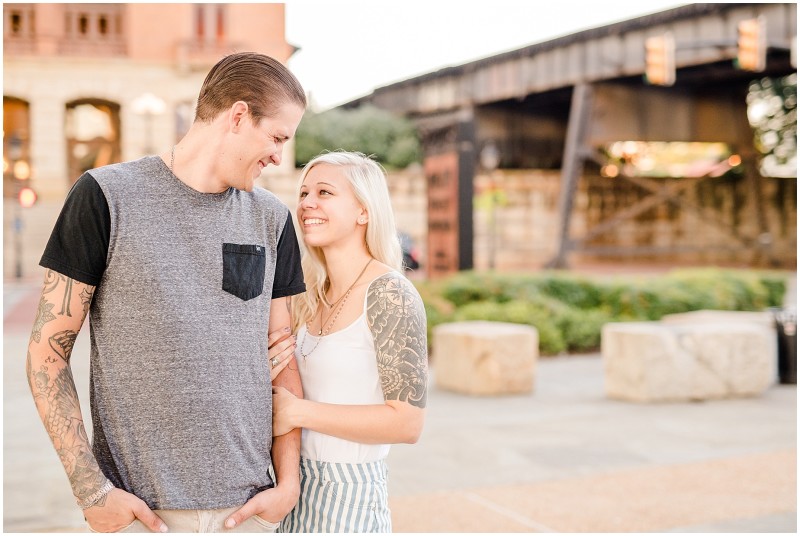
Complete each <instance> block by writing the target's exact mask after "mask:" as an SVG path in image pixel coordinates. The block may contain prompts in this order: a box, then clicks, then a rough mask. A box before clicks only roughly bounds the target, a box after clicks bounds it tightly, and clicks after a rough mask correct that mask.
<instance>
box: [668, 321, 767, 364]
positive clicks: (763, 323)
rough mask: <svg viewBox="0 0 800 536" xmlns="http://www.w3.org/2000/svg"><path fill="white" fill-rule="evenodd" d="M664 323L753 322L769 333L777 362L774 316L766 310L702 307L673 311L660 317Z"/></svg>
mask: <svg viewBox="0 0 800 536" xmlns="http://www.w3.org/2000/svg"><path fill="white" fill-rule="evenodd" d="M661 322H662V323H665V324H714V323H725V324H753V325H756V326H761V327H763V328H765V329H767V330H769V333H770V343H771V344H770V350H769V353H770V355H771V356H772V359H774V360H775V362H776V363H777V362H778V333H777V330H776V328H775V317H774V316H773V315H772V313H770V312H766V311H716V310H713V309H703V310H701V311H690V312H688V313H675V314H671V315H665V316H663V317H662V318H661Z"/></svg>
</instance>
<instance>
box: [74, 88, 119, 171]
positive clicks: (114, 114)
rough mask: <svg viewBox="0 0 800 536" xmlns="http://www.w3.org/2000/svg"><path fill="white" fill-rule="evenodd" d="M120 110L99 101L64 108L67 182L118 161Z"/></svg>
mask: <svg viewBox="0 0 800 536" xmlns="http://www.w3.org/2000/svg"><path fill="white" fill-rule="evenodd" d="M119 110H120V106H119V104H117V103H115V102H109V101H105V100H100V99H81V100H78V101H74V102H71V103H68V104H67V109H66V112H67V113H66V117H65V119H66V123H65V132H64V134H65V137H66V139H67V166H68V171H67V174H68V177H69V181H70V182H74V181H75V180H77V179H78V177H80V176H81V174H82V173H83V172H84V171H86V170H89V169H92V168H96V167H100V166H105V165H107V164H113V163H116V162H120V161H121V149H120V141H119V131H120V116H119Z"/></svg>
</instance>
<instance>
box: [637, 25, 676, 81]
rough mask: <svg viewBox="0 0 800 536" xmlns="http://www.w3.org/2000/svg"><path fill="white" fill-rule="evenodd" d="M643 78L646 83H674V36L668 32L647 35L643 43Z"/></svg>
mask: <svg viewBox="0 0 800 536" xmlns="http://www.w3.org/2000/svg"><path fill="white" fill-rule="evenodd" d="M644 48H645V68H644V79H645V81H646V82H647V83H648V84H652V85H656V86H671V85H673V84H675V38H674V37H673V36H672V34H671V33H670V32H667V33H664V34H662V35H657V36H654V37H648V38H647V40H646V41H645V43H644Z"/></svg>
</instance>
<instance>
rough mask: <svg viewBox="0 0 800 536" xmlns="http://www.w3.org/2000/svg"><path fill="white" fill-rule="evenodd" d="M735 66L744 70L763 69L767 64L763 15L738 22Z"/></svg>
mask: <svg viewBox="0 0 800 536" xmlns="http://www.w3.org/2000/svg"><path fill="white" fill-rule="evenodd" d="M738 28H739V36H738V39H737V41H736V42H737V45H738V52H737V54H736V66H737V67H738V68H739V69H743V70H745V71H763V70H764V69H765V68H766V66H767V22H766V19H764V17H763V16H759V17H757V18H755V19H746V20H743V21H740V22H739V27H738Z"/></svg>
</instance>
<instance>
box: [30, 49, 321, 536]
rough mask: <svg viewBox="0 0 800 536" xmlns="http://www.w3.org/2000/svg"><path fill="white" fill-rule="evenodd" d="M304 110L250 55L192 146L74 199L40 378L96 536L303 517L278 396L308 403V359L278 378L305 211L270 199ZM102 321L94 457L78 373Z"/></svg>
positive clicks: (33, 358)
mask: <svg viewBox="0 0 800 536" xmlns="http://www.w3.org/2000/svg"><path fill="white" fill-rule="evenodd" d="M305 106H306V100H305V95H304V92H303V89H302V87H301V86H300V84H299V82H298V81H297V79H296V78H295V77H294V76H293V75H292V74H291V73H290V72H289V71H288V70H287V69H286V68H285V67H284V66H283V65H281V64H280V63H279V62H277V61H275V60H274V59H272V58H269V57H267V56H264V55H261V54H254V53H240V54H233V55H231V56H228V57H226V58H223V59H222V60H221V61H220V62H219V63H217V65H215V66H214V67H213V68H212V69H211V71H210V72H209V74H208V76H207V77H206V79H205V82H204V83H203V86H202V88H201V90H200V95H199V98H198V102H197V111H196V118H195V122H194V124H193V125H192V127H191V128H190V130H189V132H188V133H187V134H186V136H185V137H184V138H183V139H182V140H181V141H180V142H179V143H178V144H177V145H176V146H174V147H172V148H171V150H168V151H165V152H164V153H163V154H161V155H159V156H148V157H144V158H142V159H139V160H136V161H132V162H126V163H122V164H115V165H111V166H106V167H102V168H98V169H93V170H90V171H88V172H87V173H85V174H84V175H83V176H82V177H81V178H80V179H79V180H78V181H77V182H76V184H75V186H74V187H73V188H72V190H71V191H70V193H69V195H68V196H67V199H66V201H65V204H64V207H63V209H62V212H61V214H60V216H59V218H58V221H57V222H56V225H55V228H54V230H53V233H52V236H51V237H50V240H49V242H48V244H47V247H46V248H45V251H44V254H43V256H42V260H41V265H42V266H44V267H45V268H46V269H47V272H46V275H45V281H44V288H43V290H42V296H41V299H40V303H39V308H38V312H37V316H36V321H35V323H34V326H33V332H32V334H31V339H30V343H29V346H28V358H27V375H28V381H29V383H30V387H31V391H32V393H33V396H34V399H35V401H36V405H37V409H38V411H39V414H40V416H41V418H42V421H43V422H44V425H45V428H46V429H47V432H48V433H49V435H50V437H51V439H52V441H53V444H54V446H55V448H56V451H57V452H58V455H59V457H60V458H61V462H62V464H63V465H64V469H65V470H66V473H67V476H68V477H69V480H70V483H71V485H72V491H73V493H74V495H75V497H76V499H77V502H78V505H79V506H80V507H81V508H83V512H84V516H85V518H86V520H87V522H88V524H89V526H90V528H91V529H93V530H95V531H102V532H106V531H119V530H126V531H130V532H141V531H146V530H150V531H160V532H166V531H167V530H173V531H179V532H198V531H209V530H214V531H219V530H234V531H242V532H254V531H265V532H274V530H275V528H276V527H277V525H278V522H280V521H281V519H282V518H283V517H284V516H285V515H286V513H288V512H289V511H290V510H291V509H292V507H293V506H294V504H295V502H296V501H297V497H298V493H299V476H298V463H299V446H300V436H299V431H297V432H296V433H292V434H287V435H285V436H282V437H278V438H275V440H274V442H273V441H272V426H271V421H272V398H271V397H272V394H271V389H270V379H271V378H272V379H273V380H274V381H273V384H274V385H277V386H284V387H286V388H287V389H290V390H291V391H292V392H294V393H296V394H298V396H302V388H301V386H300V379H299V374H298V372H297V367H296V366H294V365H292V366H289V367H288V368H286V369H285V370H283V369H284V367H286V365H287V364H289V361H291V358H289V357H287V358H286V359H284V360H283V362H282V363H278V361H279V359H274V360H272V361H270V362H268V345H269V344H274V343H275V340H274V338H273V337H270V340H269V342H268V340H267V335H266V334H267V333H269V332H275V331H281V330H282V327H285V329H283V330H282V331H281V332H282V333H286V334H287V335H288V331H289V326H290V317H291V311H290V309H289V307H290V305H289V303H290V297H291V296H292V295H294V294H298V293H300V292H303V291H304V290H305V284H304V283H303V276H302V271H301V269H300V254H299V249H298V245H297V239H296V236H295V232H294V226H293V224H292V220H291V216H290V212H289V210H288V209H287V207H286V206H285V205H283V204H282V203H280V202H279V201H278V200H277V198H275V197H274V196H273V195H272V194H271V193H269V192H267V191H266V190H263V189H261V188H254V184H253V183H254V180H255V179H256V178H257V177H258V176H259V175H260V174H261V170H262V168H264V167H266V166H267V165H269V164H274V165H278V164H280V161H281V151H282V149H283V145H284V143H285V142H286V141H287V140H288V139H290V138H291V137H292V136H293V135H294V133H295V130H296V128H297V125H298V124H299V122H300V119H301V117H302V115H303V112H304V110H305ZM87 312H88V313H89V314H90V316H91V332H90V333H91V381H90V393H91V394H90V399H91V411H92V423H93V432H94V433H93V441H92V443H93V444H92V445H91V446H90V444H89V441H88V439H87V433H86V429H85V426H84V423H83V420H82V418H81V412H80V405H79V402H78V397H77V392H76V390H75V383H74V381H73V378H72V375H71V370H70V364H69V361H70V356H71V353H72V346H73V344H74V341H75V338H76V337H77V335H78V332H79V331H80V329H81V326H82V324H83V320H84V318H85V317H86V314H87ZM280 344H281V345H283V346H285V347H286V348H287V351H286V352H285V353H284V354H283V355H287V356H289V355H291V347H292V346H293V344H294V343H293V342H292V340H291V339H290V338H286V339H284V340H283V341H282V342H280ZM276 365H277V366H276ZM273 367H274V368H273ZM270 369H272V370H270ZM281 370H283V372H282V373H281V374H280V375H279V376H277V377H276V375H277V374H278V372H281ZM270 448H271V455H270ZM271 466H272V467H274V475H275V477H274V478H273V477H271V476H270V467H271Z"/></svg>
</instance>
